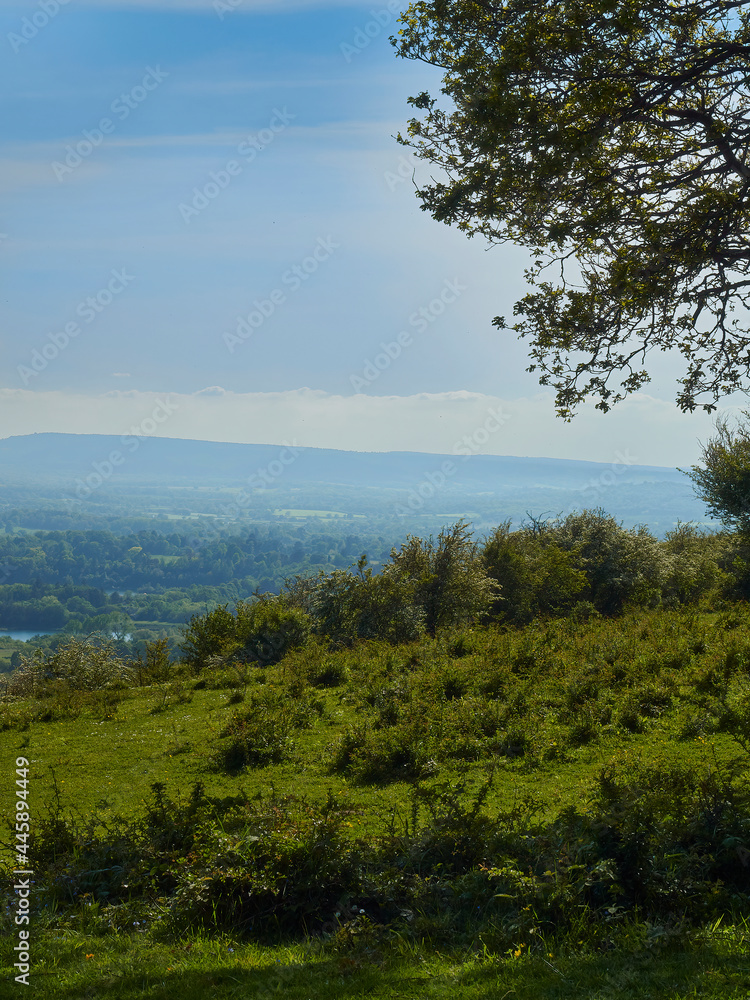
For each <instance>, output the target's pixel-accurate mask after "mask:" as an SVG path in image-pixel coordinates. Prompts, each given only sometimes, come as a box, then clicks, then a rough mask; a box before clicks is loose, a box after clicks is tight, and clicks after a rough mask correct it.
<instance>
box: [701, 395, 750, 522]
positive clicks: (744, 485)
mask: <svg viewBox="0 0 750 1000" xmlns="http://www.w3.org/2000/svg"><path fill="white" fill-rule="evenodd" d="M701 459H702V465H693V466H692V467H691V469H690V471H689V472H688V473H687V475H688V476H689V477H690V478H691V479H692V481H693V484H694V486H695V491H696V493H697V495H698V496H699V497H700V499H701V500H702V501H703V502H704V503H705V504H706V506H707V507H708V511H709V514H710V516H711V517H714V518H716V519H717V520H719V521H721V522H722V524H725V525H727V526H729V527H733V528H735V529H736V530H738V531H740V532H742V534H744V535H748V534H750V413H748V412H744V413H743V418H740V419H739V420H738V421H737V426H736V427H735V428H734V429H733V428H732V427H730V425H729V422H728V421H727V420H726V418H723V417H720V418H719V419H717V421H716V434H715V436H714V437H712V438H711V439H710V440H709V441H708V442H707V443H706V444H705V445H703V446H702V455H701Z"/></svg>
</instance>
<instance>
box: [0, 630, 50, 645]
mask: <svg viewBox="0 0 750 1000" xmlns="http://www.w3.org/2000/svg"><path fill="white" fill-rule="evenodd" d="M52 634H53V633H52V632H24V631H23V630H19V629H3V630H2V631H0V639H2V638H3V636H7V637H8V638H9V639H20V640H21V642H28V641H29V639H33V638H34V636H35V635H52Z"/></svg>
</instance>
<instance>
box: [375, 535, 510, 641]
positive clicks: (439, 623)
mask: <svg viewBox="0 0 750 1000" xmlns="http://www.w3.org/2000/svg"><path fill="white" fill-rule="evenodd" d="M391 565H392V567H393V571H394V572H395V573H396V574H397V575H398V576H399V577H400V578H401V579H402V580H405V581H407V582H408V583H409V585H410V586H411V587H413V588H414V604H415V605H416V607H418V608H420V609H421V610H422V612H423V613H424V620H425V625H426V627H427V631H428V632H430V634H431V635H434V634H435V632H436V631H437V629H439V628H445V627H451V626H457V625H463V624H466V623H467V622H471V621H473V620H475V619H477V618H480V617H482V616H483V615H485V614H486V613H487V612H488V611H489V609H490V608H491V607H492V604H493V603H494V601H495V600H496V598H497V596H498V593H499V591H500V586H499V585H498V584H497V582H496V581H495V580H493V579H492V578H491V577H490V576H489V575H488V573H487V571H486V569H485V566H484V564H483V562H482V559H481V557H480V555H479V550H478V546H477V543H476V542H474V541H473V540H472V534H471V531H470V530H469V526H468V524H466V522H464V521H457V522H456V523H455V524H453V525H451V526H450V527H449V528H444V529H443V530H442V531H441V532H440V534H439V535H438V538H437V542H436V541H435V540H434V539H433V538H432V537H430V538H428V539H426V540H424V539H422V538H415V537H414V536H413V535H408V536H407V539H406V542H405V543H404V544H403V545H402V546H401V548H400V549H398V550H397V549H393V550H392V552H391Z"/></svg>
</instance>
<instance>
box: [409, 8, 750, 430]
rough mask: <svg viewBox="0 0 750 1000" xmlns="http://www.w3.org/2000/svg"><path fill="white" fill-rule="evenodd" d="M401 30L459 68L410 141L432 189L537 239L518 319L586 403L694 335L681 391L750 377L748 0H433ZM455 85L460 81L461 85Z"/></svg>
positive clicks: (426, 101)
mask: <svg viewBox="0 0 750 1000" xmlns="http://www.w3.org/2000/svg"><path fill="white" fill-rule="evenodd" d="M401 25H402V26H401V29H400V31H399V34H398V37H396V38H393V39H392V42H393V44H394V45H395V47H396V50H397V53H398V55H400V56H403V57H405V58H410V59H419V60H423V61H424V62H426V63H429V64H430V65H432V66H435V67H438V68H440V69H441V70H442V71H444V75H443V82H442V94H443V95H444V97H440V96H439V95H438V97H433V96H431V95H430V94H429V93H427V92H424V93H421V94H419V95H417V96H416V97H412V98H410V99H409V103H410V104H411V105H413V107H415V108H416V109H417V110H418V111H420V112H423V114H421V116H420V117H418V118H414V119H412V120H411V121H410V122H409V125H408V133H407V134H406V136H403V135H400V136H399V139H400V141H402V142H404V143H405V144H407V145H410V146H413V147H414V148H415V149H416V151H417V155H418V156H420V157H422V158H423V159H425V160H427V161H429V162H430V163H432V164H434V165H435V166H437V167H439V168H441V173H440V175H439V176H438V178H437V179H436V178H432V180H431V183H429V184H426V185H425V186H423V187H419V188H418V190H417V194H418V197H419V198H420V200H421V203H422V208H423V209H424V210H426V211H429V212H430V213H431V214H432V215H433V216H434V218H435V219H437V220H439V221H442V222H445V223H447V224H452V225H457V226H458V227H459V228H460V229H461V230H463V231H464V232H465V233H467V235H469V236H473V235H475V234H477V233H478V234H481V235H482V236H484V237H486V238H487V239H489V240H490V241H491V242H493V243H500V242H506V241H512V242H514V243H516V244H520V245H523V246H525V247H527V248H528V249H529V250H530V251H531V258H532V259H531V263H530V266H529V268H528V270H527V272H526V276H527V280H528V282H529V284H530V286H531V290H530V291H529V293H528V294H526V295H525V296H524V297H523V298H521V300H520V301H519V302H517V303H516V304H515V307H514V313H515V316H516V317H517V319H516V321H515V322H514V323H513V324H512V325H511V326H510V327H508V324H506V322H505V319H504V318H503V317H496V318H495V319H494V321H493V322H494V324H495V325H496V326H497V327H499V328H501V329H503V328H510V329H513V330H515V331H516V332H517V333H518V334H519V335H520V336H522V337H526V338H528V339H529V341H530V359H531V361H532V364H531V366H530V367H529V369H528V370H529V371H535V372H537V373H538V376H539V381H540V383H541V384H542V385H550V386H552V387H554V388H555V390H556V404H557V409H558V413H559V414H560V415H561V416H564V417H570V416H571V415H572V414H573V413H574V412H575V409H576V407H577V405H578V404H580V403H581V402H582V401H583V400H584V399H586V398H589V397H590V398H593V399H597V403H596V405H597V407H598V408H599V409H601V410H604V411H606V410H608V409H610V407H611V406H612V405H613V404H614V403H616V402H618V401H620V400H622V399H623V398H625V397H626V396H627V395H628V394H629V393H631V392H635V391H637V390H638V389H640V388H641V387H642V386H643V385H644V384H645V383H646V382H648V381H649V374H648V371H647V369H646V355H647V354H648V352H649V351H651V350H653V349H654V348H656V349H658V350H671V349H674V350H676V351H679V352H681V353H682V355H683V359H684V369H683V377H681V378H680V380H679V383H678V384H679V387H680V388H679V391H678V394H677V404H678V406H679V407H680V409H682V410H691V411H692V410H694V409H695V407H696V406H697V405H698V401H699V400H702V402H701V405H702V406H703V408H704V409H706V410H708V411H709V412H710V411H711V410H714V409H715V408H716V407H715V403H716V401H717V400H718V399H719V398H721V397H722V396H723V395H725V394H727V393H729V392H732V391H734V390H736V389H742V388H746V387H747V386H748V384H749V382H748V375H749V374H750V330H748V321H747V318H746V317H745V316H743V315H742V313H741V311H740V314H739V315H737V314H735V310H736V309H737V308H738V307H739V308H740V310H741V309H742V307H745V306H747V305H748V299H749V298H750V235H749V233H748V229H749V226H748V222H749V221H750V200H749V198H748V185H749V182H750V164H749V163H748V156H747V154H748V143H749V142H750V93H749V91H748V82H749V80H750V4H749V3H747V2H745V3H736V2H734V3H732V2H729V3H722V2H716V3H711V2H706V3H697V2H696V3H692V2H677V0H674V2H653V0H651V2H649V0H647V2H643V0H637V2H636V0H626V2H615V0H594V2H586V3H581V2H580V0H576V2H568V0H556V2H554V3H551V2H544V0H542V2H533V3H522V2H516V0H510V2H507V3H503V2H496V0H420V2H417V3H412V4H410V6H409V7H408V9H407V10H406V12H405V13H404V14H403V16H402V18H401ZM446 98H447V101H446Z"/></svg>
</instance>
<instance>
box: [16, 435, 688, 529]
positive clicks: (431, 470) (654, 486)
mask: <svg viewBox="0 0 750 1000" xmlns="http://www.w3.org/2000/svg"><path fill="white" fill-rule="evenodd" d="M102 472H103V473H104V475H103V479H104V482H103V483H102V482H101V478H102V477H101V475H100V474H101V473H102ZM87 483H88V484H89V485H91V484H92V483H93V484H97V485H103V486H104V489H102V491H101V494H102V496H100V497H99V498H98V499H99V500H101V499H103V494H105V493H106V492H107V491H108V490H110V489H112V488H115V489H117V490H118V491H120V492H121V491H123V490H126V491H127V490H130V489H133V490H136V489H142V488H143V487H151V488H161V489H169V488H175V487H180V488H182V489H186V490H189V489H195V490H197V489H199V488H200V489H202V490H204V491H205V490H206V489H208V488H213V489H234V490H243V491H245V492H249V493H257V495H259V496H261V495H262V496H269V495H270V492H271V491H274V494H275V496H276V497H277V501H278V502H277V506H278V507H280V508H284V507H292V508H306V507H313V508H314V507H318V506H322V507H323V508H330V505H331V503H332V502H334V503H336V506H337V507H338V509H340V510H342V511H352V512H356V511H363V508H362V507H361V498H362V495H363V493H364V492H365V491H369V494H370V495H369V496H368V500H369V501H370V503H369V504H368V508H367V510H366V511H364V512H366V513H372V512H374V511H375V510H378V512H379V513H382V514H390V513H393V512H394V511H396V513H399V511H398V506H399V504H400V505H401V507H402V509H401V511H400V512H401V513H407V514H412V513H417V511H420V512H423V513H424V514H429V515H439V514H440V513H443V512H445V514H446V517H453V516H455V515H456V514H463V513H468V514H469V515H470V516H472V518H473V519H474V520H475V522H476V521H482V520H485V521H487V522H488V523H493V522H494V523H497V522H498V521H499V520H502V519H504V518H505V517H512V518H513V519H514V520H516V521H517V520H519V519H520V518H521V517H523V516H524V514H525V513H526V512H527V511H529V512H532V513H533V514H534V515H535V516H537V515H540V514H542V513H552V514H556V513H558V512H560V511H563V510H565V509H573V508H578V509H582V508H584V507H596V506H601V507H604V508H605V509H606V510H607V511H608V512H609V513H611V514H613V515H614V516H616V517H618V518H620V519H622V520H623V521H624V522H625V523H627V524H635V523H641V522H643V523H647V524H649V525H650V526H651V527H652V530H655V531H656V532H657V533H663V532H664V531H665V530H668V529H669V528H670V527H672V526H673V525H674V524H675V522H676V521H677V520H682V521H689V520H695V521H701V520H703V519H704V517H705V515H704V509H703V506H702V504H700V503H699V502H698V501H697V500H696V499H695V497H694V496H693V493H692V487H691V484H690V482H689V480H688V479H687V477H685V476H684V475H683V474H682V473H680V472H679V471H678V470H677V469H670V468H665V467H659V466H644V465H626V464H617V463H616V464H613V465H606V464H603V463H597V462H579V461H571V460H566V459H556V458H522V457H514V456H496V455H472V456H456V455H434V454H426V453H422V452H351V451H335V450H332V449H322V448H293V447H291V446H284V445H283V444H282V445H257V444H230V443H224V442H214V441H190V440H182V439H170V438H141V439H136V438H120V437H115V436H110V435H97V434H30V435H25V436H19V437H9V438H5V439H3V440H0V484H2V486H4V487H6V488H12V489H13V490H14V492H15V491H18V490H19V489H21V490H29V491H32V492H33V491H36V490H43V491H53V492H54V493H55V494H56V495H58V496H59V497H60V498H61V499H71V500H75V499H82V498H85V499H88V498H89V495H90V493H91V490H89V489H87V488H85V484H87ZM82 486H83V490H82ZM378 490H380V491H384V494H383V496H382V497H380V496H379V495H377V493H376V492H373V491H378ZM292 494H294V496H293V495H292ZM300 494H303V495H304V502H302V500H301V497H300ZM386 494H387V495H386ZM324 497H325V502H323V498H324ZM0 498H2V493H1V492H0ZM295 498H296V502H295ZM184 500H185V495H184V494H183V495H181V497H180V501H181V504H182V502H183V501H184ZM476 513H479V514H480V515H481V517H480V518H476V517H475V514H476Z"/></svg>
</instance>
